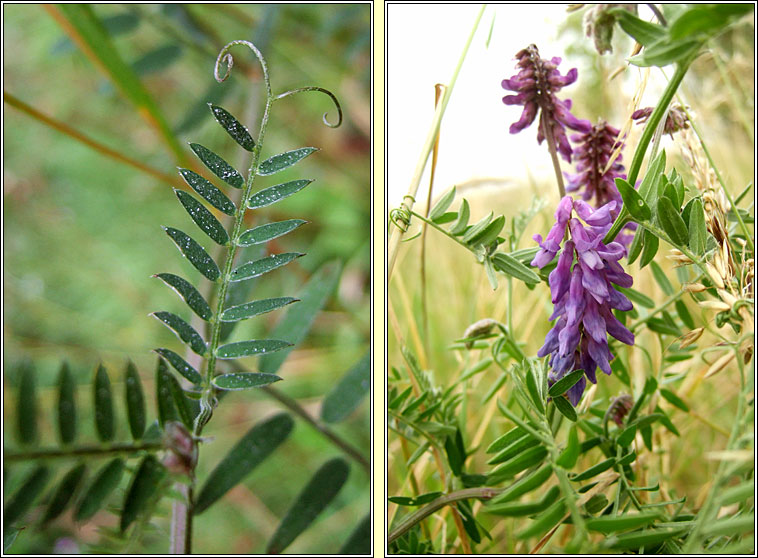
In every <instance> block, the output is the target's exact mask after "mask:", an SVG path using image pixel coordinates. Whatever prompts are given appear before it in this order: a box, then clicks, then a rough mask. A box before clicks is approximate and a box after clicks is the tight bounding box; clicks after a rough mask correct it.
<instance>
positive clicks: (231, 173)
mask: <svg viewBox="0 0 758 558" xmlns="http://www.w3.org/2000/svg"><path fill="white" fill-rule="evenodd" d="M189 145H190V148H191V149H192V151H194V152H195V155H197V156H198V157H199V158H200V160H201V161H202V162H203V164H204V165H205V166H206V167H208V170H210V171H211V172H212V173H213V174H215V175H216V176H218V177H219V178H220V179H221V180H223V181H224V182H226V183H227V184H228V185H229V186H232V187H233V188H242V186H244V185H245V180H244V178H242V175H241V174H240V173H239V172H237V170H235V169H234V167H232V166H231V165H230V164H229V163H227V162H226V161H224V160H223V159H222V158H221V157H219V156H218V155H216V154H215V153H214V152H213V151H211V150H210V149H208V148H207V147H204V146H202V145H200V144H199V143H190V144H189ZM198 194H200V192H198ZM200 195H201V196H202V195H203V194H200ZM203 197H205V196H203ZM206 199H208V198H206ZM208 201H210V200H208ZM211 203H212V202H211ZM214 205H215V204H214ZM217 207H218V206H217ZM219 209H221V208H219Z"/></svg>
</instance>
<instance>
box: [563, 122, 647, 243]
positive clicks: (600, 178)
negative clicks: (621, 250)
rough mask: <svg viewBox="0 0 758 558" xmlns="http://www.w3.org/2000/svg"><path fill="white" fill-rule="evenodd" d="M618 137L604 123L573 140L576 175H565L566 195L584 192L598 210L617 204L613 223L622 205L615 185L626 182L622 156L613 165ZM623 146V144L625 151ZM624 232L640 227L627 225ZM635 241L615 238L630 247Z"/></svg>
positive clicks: (620, 234)
mask: <svg viewBox="0 0 758 558" xmlns="http://www.w3.org/2000/svg"><path fill="white" fill-rule="evenodd" d="M618 135H619V130H618V129H617V128H614V127H613V126H610V125H609V124H608V123H607V122H604V121H601V122H600V123H598V124H596V125H595V126H593V127H592V129H591V130H590V131H589V132H587V133H585V134H575V135H573V136H571V141H572V142H574V144H575V145H578V147H576V150H575V153H576V159H577V164H576V170H577V174H574V175H569V174H566V178H567V179H568V184H567V185H566V191H567V192H581V194H582V199H583V200H585V201H592V203H593V204H594V205H595V206H596V207H601V206H604V205H606V204H608V202H611V201H615V202H616V206H615V207H616V209H614V210H613V211H611V217H612V218H614V219H615V218H616V217H618V212H619V210H620V209H621V204H622V203H623V202H622V200H621V194H619V191H618V188H616V183H615V182H614V181H615V179H616V178H618V177H620V178H626V171H625V169H624V165H622V164H621V152H620V151H619V153H618V155H616V157H615V158H614V159H613V160H612V161H611V156H612V155H613V153H614V150H615V149H616V148H618V147H619V144H618V143H617V142H616V138H617V137H618ZM623 145H624V144H623V142H621V147H622V148H623ZM609 162H610V164H609ZM624 229H625V230H627V231H634V230H636V229H637V224H636V223H628V224H627V225H626V226H625V227H624ZM632 238H633V237H632V235H629V234H625V233H624V232H621V233H619V235H618V236H617V237H616V241H618V242H621V243H622V244H623V245H624V246H626V247H628V246H629V244H630V243H631V241H632Z"/></svg>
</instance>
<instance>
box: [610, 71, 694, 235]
mask: <svg viewBox="0 0 758 558" xmlns="http://www.w3.org/2000/svg"><path fill="white" fill-rule="evenodd" d="M693 59H694V58H690V59H689V60H685V61H682V62H679V63H678V64H677V66H676V72H674V75H673V76H672V78H671V81H669V83H668V85H667V86H666V89H665V91H664V92H663V95H662V96H661V98H660V100H659V101H658V104H657V105H656V106H655V109H654V110H653V113H652V114H651V115H650V118H649V119H648V121H647V124H645V129H644V130H643V132H642V137H640V141H639V143H638V144H637V149H635V151H634V157H633V158H632V162H631V164H630V165H629V173H628V174H627V179H626V180H627V182H629V184H631V185H632V186H634V184H635V182H636V181H637V176H638V175H639V173H640V168H641V167H642V160H643V159H644V158H645V153H646V152H647V148H648V145H649V144H650V140H651V139H652V138H653V134H654V133H655V130H656V128H657V127H658V123H659V122H660V121H661V118H663V115H664V114H665V113H666V110H668V106H669V103H671V99H673V98H674V94H675V93H676V90H677V89H678V88H679V85H680V84H681V83H682V80H683V79H684V75H685V74H686V73H687V70H688V68H689V66H690V63H691V62H692V60H693ZM629 221H630V217H629V212H628V211H627V209H626V208H625V207H622V208H621V211H620V212H619V215H618V217H617V218H616V221H615V222H614V223H613V225H612V226H611V228H610V230H609V231H608V234H606V235H605V238H604V239H603V242H604V243H605V244H608V243H609V242H612V241H613V239H614V238H616V235H617V234H618V233H619V231H620V230H621V229H622V228H623V227H624V225H626V224H627V223H628V222H629Z"/></svg>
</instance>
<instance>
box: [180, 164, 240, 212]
mask: <svg viewBox="0 0 758 558" xmlns="http://www.w3.org/2000/svg"><path fill="white" fill-rule="evenodd" d="M179 174H181V175H182V178H183V179H184V181H185V182H186V183H187V184H189V185H190V186H191V187H192V189H193V190H194V191H195V192H197V193H198V194H200V195H201V196H202V197H203V198H205V199H206V200H207V201H208V203H209V204H211V205H212V206H213V207H215V208H216V209H218V210H219V211H223V212H224V213H226V214H227V215H234V210H235V209H236V208H235V207H234V204H233V203H232V200H230V199H229V198H227V197H226V194H224V193H223V192H222V191H221V190H219V189H218V188H216V187H215V186H214V185H213V184H212V183H210V182H209V181H207V180H206V179H205V178H203V177H202V176H200V175H199V174H197V173H196V172H192V171H191V170H188V169H181V168H180V169H179Z"/></svg>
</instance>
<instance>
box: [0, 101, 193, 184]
mask: <svg viewBox="0 0 758 558" xmlns="http://www.w3.org/2000/svg"><path fill="white" fill-rule="evenodd" d="M3 101H5V102H6V103H8V104H9V105H10V106H12V107H14V108H16V109H18V110H20V111H21V112H23V113H24V114H26V115H27V116H29V117H31V118H33V119H34V120H36V121H38V122H41V123H42V124H45V125H46V126H49V127H51V128H53V129H54V130H58V131H59V132H61V133H62V134H65V135H67V136H68V137H70V138H73V139H75V140H76V141H78V142H81V143H83V144H84V145H86V146H87V147H90V148H91V149H94V150H95V151H97V152H98V153H100V154H101V155H105V156H106V157H110V158H111V159H115V160H116V161H118V162H120V163H124V164H125V165H128V166H130V167H132V168H135V169H137V170H139V171H142V172H144V173H146V174H149V175H150V176H152V177H154V178H157V179H158V180H161V181H163V182H165V183H167V184H170V185H171V186H182V183H181V182H180V181H179V179H178V178H176V177H174V176H172V175H170V174H166V173H165V172H161V171H159V170H158V169H155V168H153V167H151V166H149V165H146V164H144V163H142V162H140V161H138V160H136V159H132V158H131V157H127V156H126V155H123V154H121V153H119V152H118V151H115V150H113V149H111V148H110V147H107V146H105V145H103V144H102V143H100V142H99V141H96V140H93V139H92V138H90V137H89V136H86V135H85V134H83V133H82V132H80V131H78V130H76V129H74V128H72V127H71V126H69V125H68V124H66V123H64V122H61V121H60V120H56V119H54V118H52V117H50V116H47V115H46V114H43V113H41V112H40V111H38V110H37V109H35V108H34V107H32V106H30V105H27V104H26V103H25V102H23V101H22V100H21V99H19V98H18V97H15V96H13V95H11V94H10V93H8V92H7V91H3Z"/></svg>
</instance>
